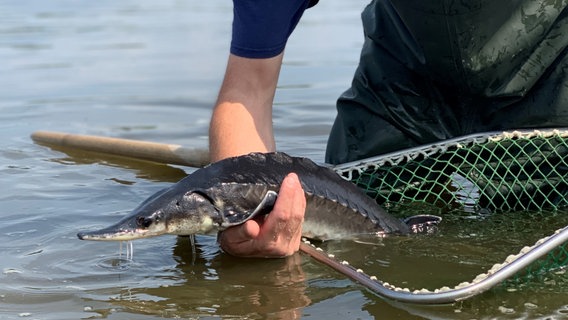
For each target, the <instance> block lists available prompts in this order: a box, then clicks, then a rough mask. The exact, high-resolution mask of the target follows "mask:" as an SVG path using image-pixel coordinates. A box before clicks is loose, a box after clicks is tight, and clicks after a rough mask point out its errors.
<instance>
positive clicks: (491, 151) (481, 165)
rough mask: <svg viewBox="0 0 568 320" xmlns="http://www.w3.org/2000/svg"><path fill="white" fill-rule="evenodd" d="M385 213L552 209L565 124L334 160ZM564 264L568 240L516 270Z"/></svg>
mask: <svg viewBox="0 0 568 320" xmlns="http://www.w3.org/2000/svg"><path fill="white" fill-rule="evenodd" d="M334 169H335V170H336V171H337V172H338V173H339V174H340V175H342V176H343V177H344V178H346V179H348V180H351V181H352V182H354V183H355V184H357V185H358V186H359V187H360V188H362V189H363V190H365V191H366V193H367V194H368V195H369V196H370V197H372V198H374V199H375V200H376V201H377V202H378V203H379V204H381V205H382V206H383V207H384V208H385V209H387V210H388V211H389V212H391V213H394V214H397V213H404V212H412V214H413V215H414V214H417V213H427V214H438V215H442V216H443V215H444V214H449V213H451V212H457V211H459V212H468V213H479V214H484V213H499V212H512V211H525V212H526V211H535V212H540V211H542V210H547V211H548V210H552V211H556V210H558V209H561V208H565V207H566V206H567V205H568V176H567V174H568V130H567V129H551V130H534V131H512V132H497V133H485V134H476V135H470V136H465V137H460V138H456V139H452V140H446V141H443V142H441V143H436V144H431V145H427V146H423V147H419V148H414V149H408V150H405V151H402V152H397V153H392V154H387V155H382V156H379V157H375V158H369V159H365V160H362V161H358V162H351V163H346V164H342V165H338V166H335V167H334ZM567 265H568V243H564V244H563V245H561V246H559V247H557V248H556V249H555V250H553V251H551V252H549V253H548V254H547V255H546V256H545V257H544V258H542V259H541V260H539V261H538V262H536V263H534V264H533V265H531V266H530V267H528V268H527V269H526V271H527V272H526V273H524V274H522V275H521V274H518V275H517V279H520V278H523V279H526V278H527V277H529V278H530V277H534V276H537V275H538V274H542V273H543V272H547V271H550V270H553V269H558V268H565V267H566V266H567Z"/></svg>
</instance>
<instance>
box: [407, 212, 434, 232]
mask: <svg viewBox="0 0 568 320" xmlns="http://www.w3.org/2000/svg"><path fill="white" fill-rule="evenodd" d="M440 221H442V217H439V216H435V215H429V214H420V215H416V216H411V217H408V218H406V219H404V223H405V224H406V225H408V227H409V228H410V232H411V233H434V232H436V231H437V230H438V227H437V226H438V224H439V223H440Z"/></svg>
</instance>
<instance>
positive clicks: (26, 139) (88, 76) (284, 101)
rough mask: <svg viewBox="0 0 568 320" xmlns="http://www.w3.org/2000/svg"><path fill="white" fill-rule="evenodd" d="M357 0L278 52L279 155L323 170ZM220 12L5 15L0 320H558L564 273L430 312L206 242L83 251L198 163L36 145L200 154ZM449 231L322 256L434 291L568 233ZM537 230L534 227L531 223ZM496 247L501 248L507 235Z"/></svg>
mask: <svg viewBox="0 0 568 320" xmlns="http://www.w3.org/2000/svg"><path fill="white" fill-rule="evenodd" d="M365 5H366V1H361V0H357V1H344V0H326V1H321V3H320V4H319V5H318V6H317V7H316V8H314V9H310V10H309V11H308V12H307V13H306V15H305V17H304V19H303V20H302V21H301V23H300V25H299V26H298V29H297V31H296V32H295V33H294V34H293V36H292V38H291V39H290V43H289V45H288V48H287V52H286V58H285V62H284V66H283V69H282V73H281V79H280V82H279V88H278V92H277V95H276V99H275V112H274V113H275V115H274V116H275V120H274V122H275V128H276V135H277V144H278V148H279V149H280V150H281V151H286V152H289V153H291V154H293V155H301V156H306V157H310V158H312V159H314V160H315V161H323V155H324V149H325V142H326V138H327V134H328V132H329V130H330V127H331V123H332V121H333V118H334V116H335V107H334V103H335V99H336V98H337V96H338V95H339V94H340V93H341V92H342V91H343V90H344V89H345V88H347V87H348V85H349V83H350V81H351V76H352V74H353V72H354V69H355V67H356V65H357V60H358V54H359V50H360V46H361V44H362V40H363V39H362V32H361V25H360V19H359V15H360V12H361V10H362V8H363V7H364V6H365ZM231 10H232V3H231V1H190V0H163V1H147V0H136V1H133V0H124V1H109V0H99V1H73V0H57V1H40V0H30V1H25V2H23V1H15V0H4V1H2V2H0V20H1V21H2V24H1V25H0V61H1V62H0V74H1V76H0V137H1V139H0V176H1V180H0V186H1V190H2V193H1V195H0V199H1V200H0V201H1V204H2V206H1V207H0V217H1V220H0V252H1V259H0V270H1V271H2V273H1V274H0V319H22V318H24V319H98V318H105V319H156V318H184V319H197V318H203V319H219V318H223V319H233V318H234V319H241V318H248V319H265V318H267V319H292V318H307V319H322V318H325V319H370V318H381V319H383V318H384V319H392V318H395V317H396V318H397V319H420V318H432V319H492V318H507V319H518V318H527V319H534V318H543V319H557V318H558V319H561V318H566V317H568V298H567V297H568V295H567V294H566V293H567V292H568V283H567V281H566V277H565V275H563V273H562V271H560V272H556V273H552V274H545V275H543V276H542V277H541V278H539V279H536V280H534V281H532V282H529V283H523V284H520V285H508V286H505V287H500V288H497V289H494V290H491V291H490V292H488V293H485V294H483V295H481V296H479V297H475V298H473V299H470V300H466V301H464V302H460V303H456V304H452V305H445V306H435V307H421V306H413V305H408V304H399V303H394V302H392V301H387V300H384V299H381V298H380V297H378V296H376V295H374V294H372V293H370V292H369V291H367V290H365V289H364V288H362V287H361V286H359V285H358V284H356V283H353V282H352V281H349V280H347V279H346V278H345V277H343V276H342V275H340V274H337V273H335V272H333V271H331V270H330V269H328V268H327V267H325V266H323V265H320V264H318V263H317V262H315V261H313V260H311V259H310V258H308V257H306V256H304V255H301V254H297V255H295V256H293V257H290V258H288V259H268V260H262V259H259V260H257V259H236V258H232V257H229V256H227V255H225V254H223V253H221V252H219V248H218V247H217V245H216V242H215V239H214V238H213V237H207V236H199V237H197V245H196V252H195V254H193V253H192V249H191V245H190V244H189V241H188V239H187V238H176V237H173V236H164V237H161V238H154V239H147V240H140V241H137V242H135V243H134V258H133V260H132V261H126V260H125V257H124V248H123V255H122V256H120V255H119V244H118V243H114V242H113V243H98V242H84V241H79V240H78V239H77V238H76V233H77V232H78V231H81V230H86V229H93V228H98V227H102V226H105V225H108V224H110V223H112V222H114V221H116V220H117V219H119V218H120V217H122V216H123V215H125V214H127V213H128V212H129V211H130V210H131V209H132V208H134V207H135V206H137V205H138V204H139V203H140V202H141V201H143V200H144V199H145V198H146V197H148V196H149V195H151V194H152V193H154V192H155V191H157V190H159V189H161V188H163V187H165V186H168V185H170V184H171V183H172V182H175V181H177V180H179V179H180V178H182V177H183V176H184V175H186V174H187V173H190V172H191V171H193V170H194V169H193V168H183V167H177V166H166V165H160V164H154V163H149V162H141V161H135V160H129V159H124V158H118V157H109V156H103V155H98V154H94V153H88V152H81V151H76V150H70V149H61V148H59V149H55V148H49V147H46V146H41V145H36V144H34V143H33V142H32V141H31V139H30V134H31V133H32V132H34V131H36V130H54V131H64V132H71V133H79V134H94V135H104V136H112V137H121V138H131V139H141V140H150V141H157V142H165V143H175V144H182V145H185V146H188V147H197V148H205V147H206V146H207V127H208V122H209V117H210V113H211V106H212V104H213V102H214V101H215V97H216V93H217V91H218V88H219V85H220V82H221V77H222V75H223V71H224V67H225V61H226V56H227V50H228V45H229V41H230V28H231V19H232V12H231ZM531 218H533V220H530V219H523V215H522V214H520V213H519V214H510V215H501V216H496V217H490V218H486V219H477V218H468V219H464V220H460V221H459V222H458V223H453V224H452V223H449V224H447V226H446V227H443V228H441V231H440V232H439V233H438V234H437V235H434V236H417V237H405V238H397V237H393V238H386V239H380V240H379V239H370V240H369V239H368V240H366V241H332V242H328V243H324V244H322V246H323V247H324V248H325V249H326V250H328V251H330V252H332V253H334V254H336V256H339V257H342V258H344V259H346V260H349V261H350V262H351V264H353V265H356V266H360V267H361V268H363V269H365V271H366V272H368V273H371V274H375V275H377V277H378V278H379V279H382V280H386V281H388V282H390V283H394V284H397V285H399V286H411V287H415V288H421V287H423V286H426V287H430V288H435V287H439V286H443V285H449V286H453V285H456V284H458V283H459V282H462V281H468V280H471V278H473V276H475V275H476V274H478V273H481V272H483V271H484V270H486V269H487V268H489V267H491V265H492V264H493V263H496V262H499V261H501V260H503V259H504V258H505V257H506V256H507V255H508V254H511V253H516V252H517V251H518V250H519V249H520V248H521V247H522V246H524V245H530V244H532V243H533V242H534V241H535V240H537V239H539V238H540V237H542V236H544V235H546V234H549V233H551V232H552V231H553V230H555V228H559V227H561V226H563V225H565V224H567V223H568V219H567V218H566V215H565V214H562V212H555V213H543V214H540V215H538V216H537V217H536V221H537V222H536V223H535V222H534V221H535V219H534V216H531ZM531 221H533V222H531ZM504 235H506V236H504Z"/></svg>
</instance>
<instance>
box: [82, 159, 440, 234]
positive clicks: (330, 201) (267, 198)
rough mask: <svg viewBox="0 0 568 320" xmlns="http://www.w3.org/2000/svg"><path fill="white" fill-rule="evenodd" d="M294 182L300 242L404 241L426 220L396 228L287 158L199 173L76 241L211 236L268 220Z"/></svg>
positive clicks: (351, 192)
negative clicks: (293, 178)
mask: <svg viewBox="0 0 568 320" xmlns="http://www.w3.org/2000/svg"><path fill="white" fill-rule="evenodd" d="M290 172H294V173H296V174H297V175H298V177H299V180H300V182H301V184H302V187H303V189H304V192H305V196H306V213H305V218H304V224H303V225H302V230H303V232H302V234H303V236H305V237H308V238H313V239H319V240H328V239H340V238H349V237H351V238H352V237H354V236H356V235H361V234H393V233H394V234H408V233H409V232H411V230H412V229H413V228H414V227H415V226H416V224H424V223H426V224H430V223H436V222H437V221H439V220H440V218H439V217H435V216H427V217H422V216H421V217H419V218H418V219H410V220H405V221H402V220H400V219H398V218H395V217H394V216H392V215H390V214H388V213H387V212H386V211H385V210H383V209H382V208H381V207H380V206H379V205H378V204H377V203H376V202H375V201H374V200H373V199H371V198H370V197H368V196H367V195H366V194H365V193H364V192H363V191H362V190H361V189H359V188H358V187H357V186H355V185H354V184H353V183H351V182H349V181H347V180H345V179H343V178H342V177H341V176H339V175H338V174H337V173H336V172H335V171H333V170H332V169H331V168H328V167H324V166H320V165H317V164H315V163H314V162H313V161H311V160H309V159H307V158H301V157H291V156H289V155H287V154H285V153H281V152H275V153H251V154H248V155H244V156H238V157H233V158H227V159H224V160H221V161H218V162H215V163H213V164H211V165H209V166H207V167H204V168H202V169H198V170H196V171H195V172H193V173H191V174H189V175H188V176H187V177H185V178H183V179H182V180H180V181H179V182H177V183H176V184H174V185H172V186H170V187H168V188H165V189H163V190H161V191H159V192H157V193H156V194H154V195H152V196H151V197H150V198H148V199H147V200H146V201H144V202H143V203H142V204H140V205H139V206H138V207H137V208H136V209H134V211H133V212H132V213H131V214H130V215H129V216H127V217H125V218H124V219H122V220H120V221H119V222H118V223H116V224H114V225H112V226H110V227H107V228H104V229H100V230H96V231H91V232H80V233H79V234H78V235H77V236H78V237H79V239H82V240H110V241H127V240H134V239H139V238H147V237H153V236H159V235H163V234H173V235H194V234H211V233H215V232H219V231H222V230H225V229H226V228H229V227H232V226H235V225H239V224H242V223H244V222H245V221H247V220H250V219H253V218H255V217H257V216H260V215H263V214H266V213H269V212H270V211H271V209H272V207H273V205H274V203H275V201H276V198H277V194H278V191H279V188H280V184H281V182H282V180H283V179H284V177H285V176H286V175H287V174H289V173H290Z"/></svg>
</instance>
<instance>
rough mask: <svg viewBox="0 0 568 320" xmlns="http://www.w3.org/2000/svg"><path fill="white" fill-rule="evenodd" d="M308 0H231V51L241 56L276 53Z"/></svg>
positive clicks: (263, 56)
mask: <svg viewBox="0 0 568 320" xmlns="http://www.w3.org/2000/svg"><path fill="white" fill-rule="evenodd" d="M309 4H310V0H233V6H234V7H233V37H232V41H231V53H232V54H234V55H237V56H240V57H245V58H271V57H274V56H277V55H278V54H280V53H281V52H282V51H283V50H284V47H285V46H286V41H287V40H288V37H289V36H290V34H291V33H292V31H293V30H294V28H295V27H296V24H298V21H300V18H301V17H302V14H303V13H304V11H305V10H306V9H307V8H308V5H309Z"/></svg>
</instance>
